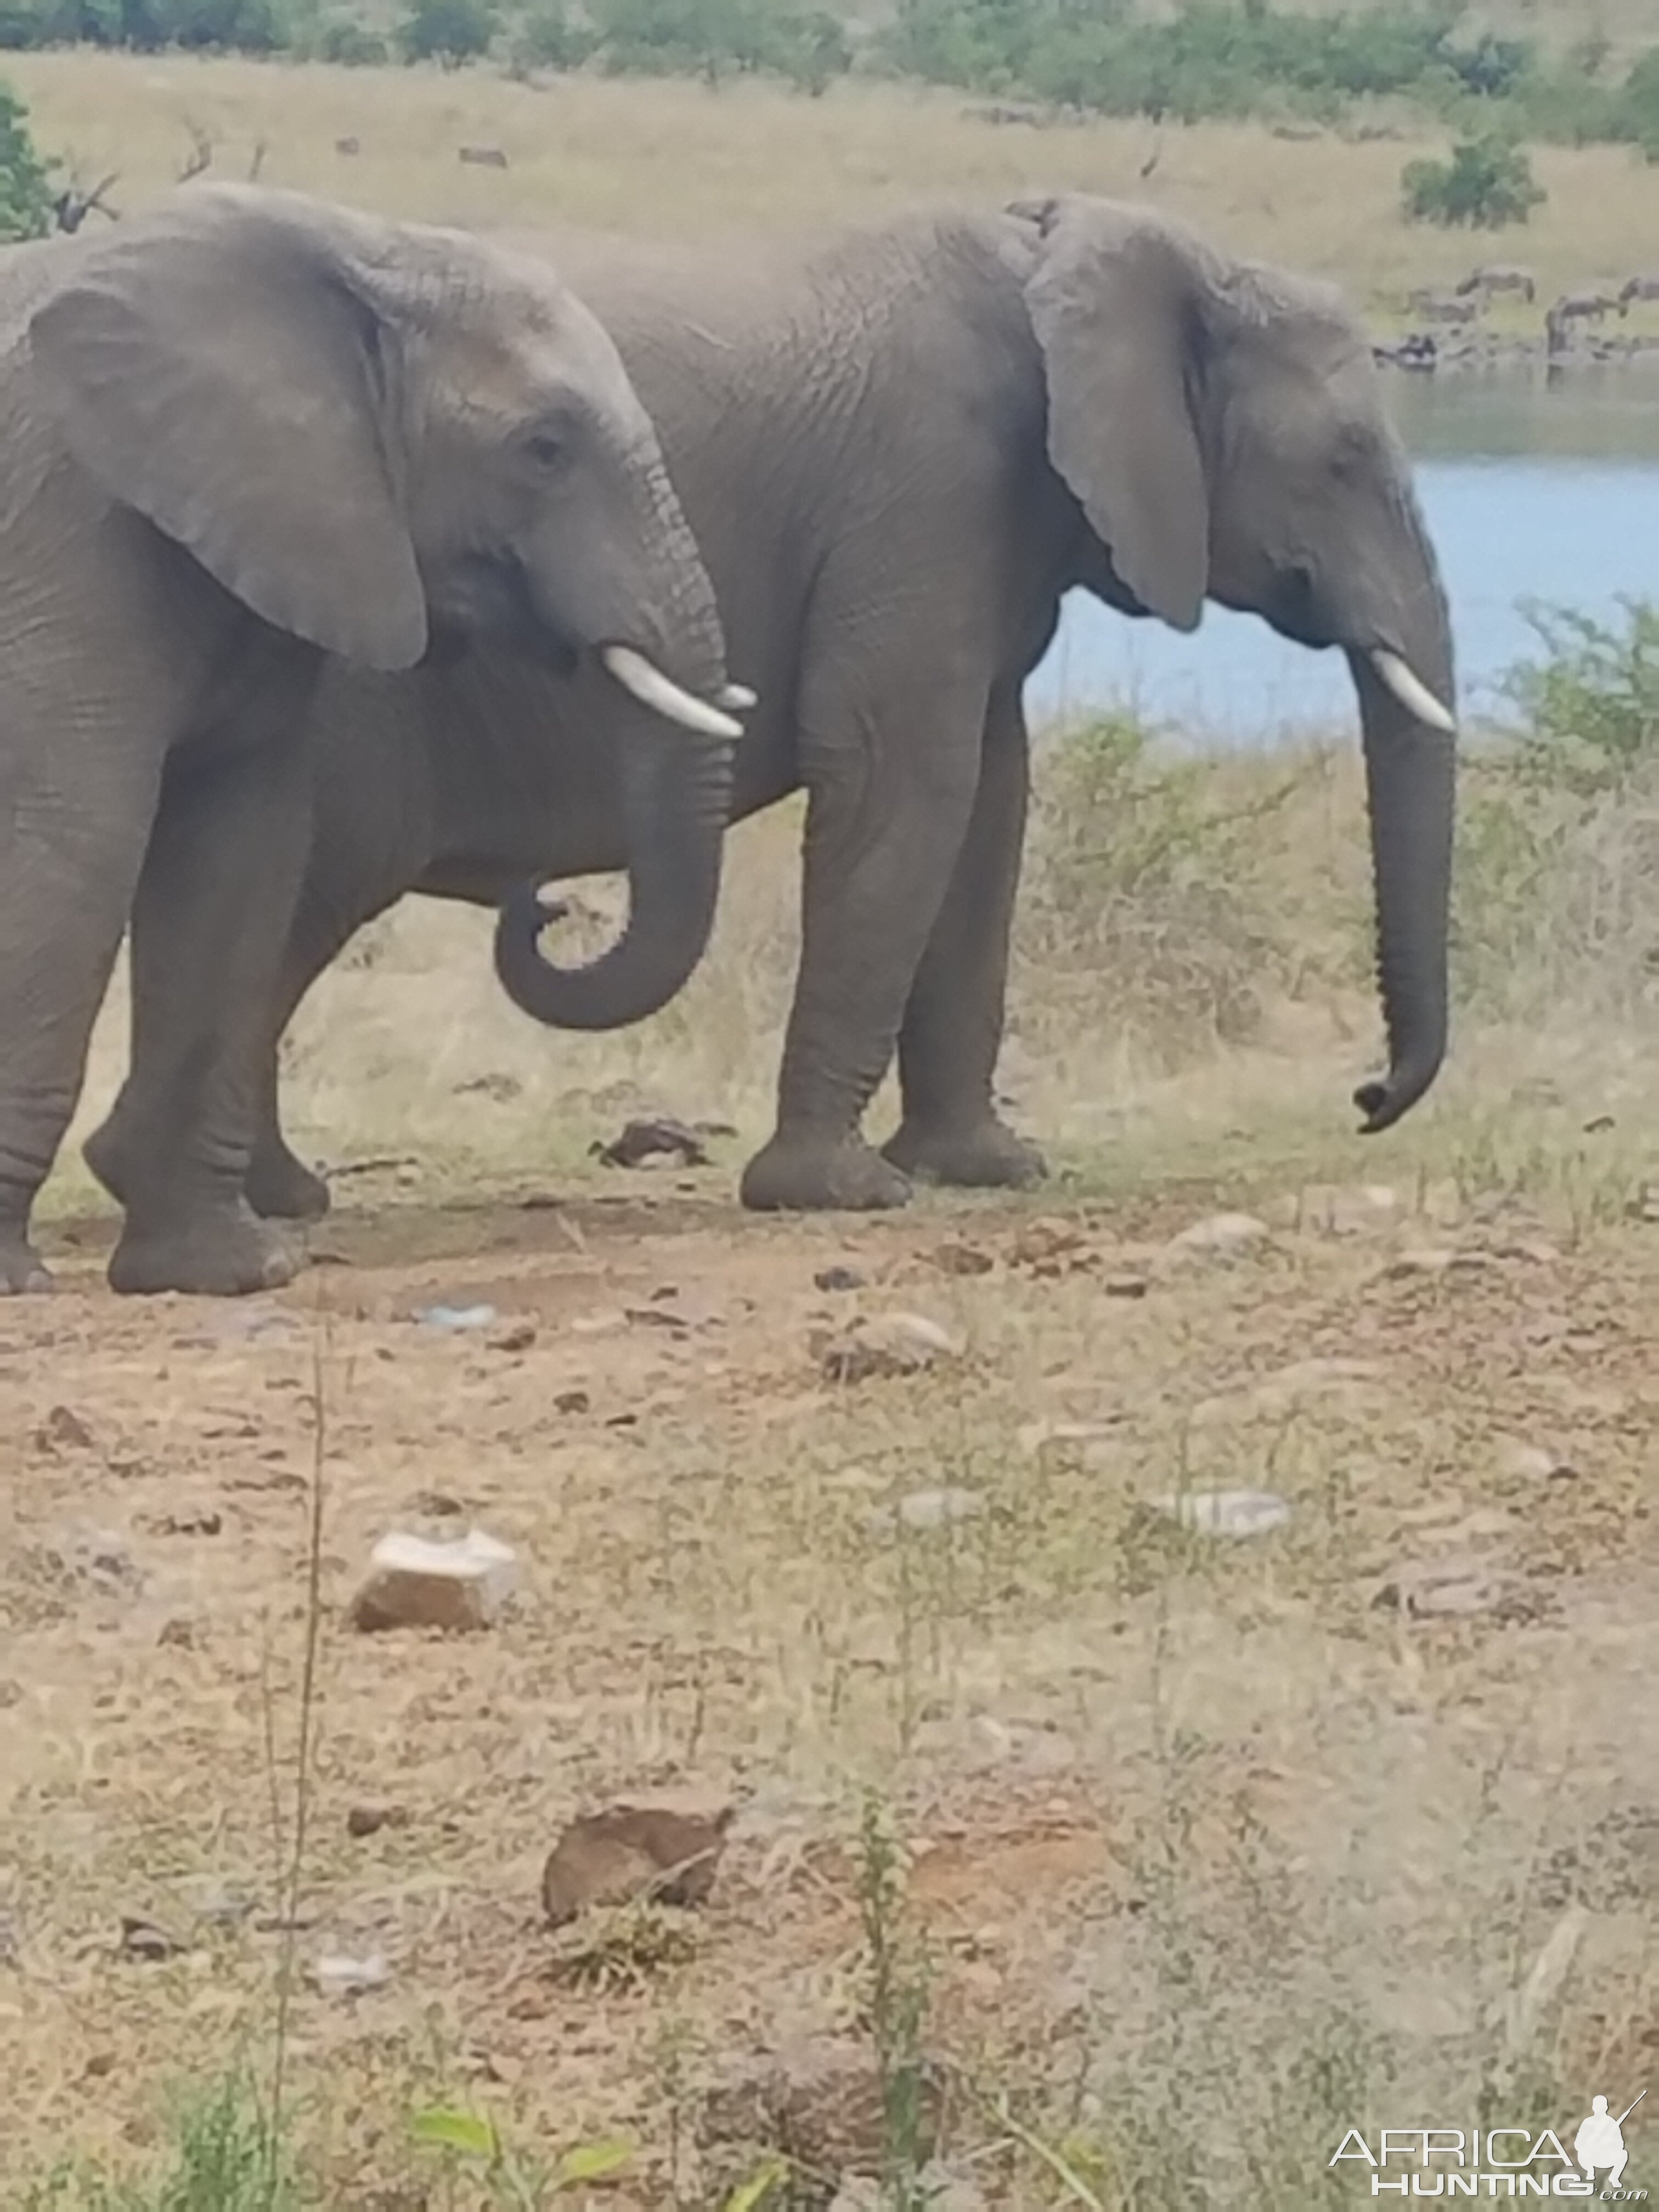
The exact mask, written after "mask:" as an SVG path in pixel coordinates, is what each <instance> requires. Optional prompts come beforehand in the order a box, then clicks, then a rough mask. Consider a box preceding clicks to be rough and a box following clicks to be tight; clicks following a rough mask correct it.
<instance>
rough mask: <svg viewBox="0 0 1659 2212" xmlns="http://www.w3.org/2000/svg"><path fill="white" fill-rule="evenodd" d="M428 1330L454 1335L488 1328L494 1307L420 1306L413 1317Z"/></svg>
mask: <svg viewBox="0 0 1659 2212" xmlns="http://www.w3.org/2000/svg"><path fill="white" fill-rule="evenodd" d="M415 1318H416V1321H419V1322H425V1323H426V1325H427V1327H428V1328H441V1329H448V1330H451V1331H453V1332H456V1333H459V1332H460V1331H461V1330H463V1329H471V1328H489V1324H490V1322H493V1321H494V1320H495V1307H494V1306H422V1308H421V1309H420V1310H419V1311H418V1312H417V1313H416V1316H415Z"/></svg>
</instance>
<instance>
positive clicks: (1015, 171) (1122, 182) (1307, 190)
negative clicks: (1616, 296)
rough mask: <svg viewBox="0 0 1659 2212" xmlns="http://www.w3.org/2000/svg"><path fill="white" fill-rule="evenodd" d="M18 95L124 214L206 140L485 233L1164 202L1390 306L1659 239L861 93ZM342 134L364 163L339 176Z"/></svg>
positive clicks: (1377, 158) (1593, 208) (468, 85)
mask: <svg viewBox="0 0 1659 2212" xmlns="http://www.w3.org/2000/svg"><path fill="white" fill-rule="evenodd" d="M3 73H4V74H5V75H7V76H9V77H10V78H11V79H12V80H13V81H14V82H15V83H16V84H17V86H18V87H19V88H20V90H21V92H22V93H23V94H24V96H25V97H26V98H27V100H28V101H29V103H30V106H31V110H32V112H33V118H34V123H35V126H36V129H37V131H38V134H39V136H40V139H41V141H42V143H44V144H45V145H46V146H47V147H49V148H51V149H54V150H57V151H60V152H65V153H70V154H73V155H75V156H76V158H77V159H78V160H79V161H81V163H82V166H83V167H84V169H85V170H86V171H87V172H88V173H97V174H101V173H103V172H104V171H105V170H106V169H108V168H112V167H118V168H119V169H120V170H121V172H122V182H121V185H120V187H119V189H118V191H117V192H116V193H115V194H114V195H113V197H115V199H116V201H117V203H118V204H121V203H122V202H124V201H125V203H127V204H138V203H139V202H140V201H141V200H142V199H143V197H144V196H145V195H146V194H148V193H150V192H153V191H156V190H158V189H160V188H161V186H163V185H166V184H167V182H168V181H169V180H170V179H171V178H172V177H173V174H174V173H175V171H176V169H177V167H178V166H179V162H180V161H181V160H182V158H183V156H184V155H185V153H186V152H187V151H188V150H189V146H190V137H189V133H188V125H190V124H191V123H193V124H196V125H199V126H200V127H201V128H202V129H203V130H204V131H207V132H208V134H209V135H210V137H211V138H212V139H213V141H214V143H215V145H216V170H217V171H218V172H219V173H224V174H227V175H236V176H240V175H243V174H245V173H246V170H247V167H248V165H249V162H250V161H251V160H252V157H253V154H254V150H255V149H256V148H257V147H258V145H260V144H261V143H263V145H264V149H265V150H264V157H263V167H262V172H261V173H262V174H263V175H264V177H266V178H267V179H269V180H270V181H271V182H272V183H276V184H287V185H297V186H301V187H303V188H305V189H307V190H311V191H325V192H329V191H331V192H337V193H338V194H340V195H341V196H343V197H347V198H350V199H355V200H358V201H361V202H362V203H363V204H366V205H369V206H373V207H378V208H383V209H385V210H388V211H389V212H392V213H394V214H401V215H409V216H422V217H428V218H433V219H440V220H446V221H459V222H466V223H476V224H496V223H500V224H524V223H533V222H536V221H537V220H538V218H542V217H546V216H557V217H558V218H559V219H560V220H561V221H572V222H583V223H592V224H594V225H596V226H599V227H601V228H616V229H617V230H622V231H631V232H639V231H651V232H655V233H659V234H680V235H704V234H721V233H727V232H737V231H741V230H742V229H743V228H745V227H748V226H750V225H754V224H764V225H767V226H769V227H775V228H800V227H811V226H816V225H820V224H823V223H827V222H839V221H842V220H846V221H857V220H861V219H866V218H871V217H878V216H881V215H883V214H885V213H887V212H890V210H894V209H896V208H899V207H902V206H904V205H906V204H911V203H914V202H915V200H916V199H917V198H918V197H934V196H940V197H947V196H951V195H957V194H968V195H972V196H976V197H985V198H987V199H993V200H994V199H999V198H1002V197H1009V196H1012V194H1015V193H1018V192H1021V191H1032V190H1041V189H1043V188H1047V187H1068V186H1069V187H1077V188H1080V189H1084V190H1087V191H1099V192H1105V193H1115V194H1121V195H1124V196H1127V197H1148V198H1151V199H1152V200H1153V201H1155V202H1156V203H1157V204H1159V205H1161V206H1164V207H1167V208H1170V209H1171V210H1174V211H1175V212H1176V213H1178V214H1180V215H1182V216H1187V217H1189V218H1190V219H1192V220H1194V221H1195V222H1200V223H1201V224H1204V225H1205V226H1206V227H1207V228H1211V229H1212V230H1213V231H1214V232H1215V234H1216V235H1217V236H1218V237H1219V238H1221V239H1223V240H1225V241H1226V242H1228V243H1230V244H1231V245H1233V246H1237V248H1239V249H1240V250H1242V251H1246V252H1260V253H1262V254H1266V255H1268V256H1271V257H1276V258H1279V259H1281V260H1284V261H1287V262H1290V263H1293V264H1298V265H1301V266H1304V267H1307V268H1310V269H1313V270H1320V271H1322V272H1324V273H1326V274H1328V275H1329V276H1333V277H1334V278H1336V279H1338V280H1339V281H1340V282H1341V283H1344V284H1345V285H1346V286H1348V287H1350V288H1351V289H1352V291H1353V292H1354V294H1355V295H1357V296H1358V297H1360V298H1362V299H1364V300H1366V301H1371V302H1373V303H1374V304H1376V305H1379V306H1380V305H1383V304H1384V303H1385V302H1386V301H1387V299H1388V298H1389V295H1393V294H1395V293H1396V292H1400V291H1403V290H1404V289H1408V288H1409V287H1411V286H1413V285H1418V284H1425V283H1436V282H1439V281H1441V280H1443V279H1452V278H1455V277H1456V276H1459V275H1461V274H1462V271H1463V270H1465V269H1466V268H1468V266H1469V265H1470V264H1471V263H1472V261H1473V260H1474V259H1475V258H1480V257H1481V256H1483V255H1484V256H1486V257H1488V258H1490V257H1491V256H1492V254H1493V253H1498V254H1501V255H1502V256H1504V257H1505V258H1525V259H1526V260H1527V261H1528V262H1529V263H1531V264H1534V266H1535V267H1536V269H1537V270H1538V273H1539V276H1540V278H1541V283H1542V286H1543V288H1544V289H1545V292H1546V294H1547V295H1553V293H1554V291H1556V290H1558V289H1562V288H1565V287H1579V286H1583V285H1585V284H1587V283H1591V282H1593V281H1595V280H1598V279H1605V278H1608V277H1613V278H1622V277H1623V276H1626V275H1627V274H1629V273H1630V272H1631V271H1632V270H1635V269H1638V268H1645V267H1647V266H1649V265H1650V263H1651V261H1652V258H1653V255H1654V252H1655V242H1656V240H1659V167H1646V166H1644V164H1643V163H1642V162H1641V161H1639V160H1638V159H1637V158H1635V157H1634V156H1633V155H1632V154H1631V153H1630V152H1629V150H1628V149H1622V148H1608V147H1601V148H1592V149H1584V150H1583V151H1572V150H1570V149H1559V148H1544V149H1540V151H1539V152H1538V153H1537V155H1536V156H1535V162H1536V167H1537V171H1538V174H1539V177H1540V179H1541V181H1542V182H1543V183H1544V184H1545V185H1547V188H1548V191H1549V201H1548V204H1547V206H1546V207H1544V208H1543V209H1542V210H1540V212H1539V213H1538V214H1537V215H1536V216H1534V220H1533V222H1532V223H1531V224H1530V225H1529V226H1528V228H1526V229H1525V230H1524V231H1519V232H1511V233H1509V234H1505V235H1504V237H1503V238H1502V239H1500V240H1498V241H1495V242H1494V241H1493V240H1490V239H1474V240H1472V239H1470V238H1469V237H1468V236H1462V237H1460V236H1455V235H1453V236H1447V235H1445V234H1442V233H1439V232H1436V231H1431V230H1425V229H1422V228H1411V227H1409V226H1407V225H1406V224H1405V223H1403V222H1401V218H1400V215H1399V208H1398V201H1399V179H1400V172H1401V167H1402V165H1403V163H1404V162H1405V161H1407V160H1409V159H1410V158H1412V157H1413V155H1417V154H1419V153H1422V152H1425V151H1435V150H1439V145H1440V144H1443V142H1439V143H1437V142H1434V141H1431V140H1428V139H1424V138H1421V137H1416V136H1413V135H1411V134H1410V133H1408V134H1407V136H1405V137H1401V139H1398V140H1395V139H1383V140H1371V141H1366V142H1364V143H1347V142H1345V141H1344V140H1342V139H1340V138H1338V137H1323V138H1320V139H1316V140H1314V141H1311V142H1305V143H1304V142H1301V141H1296V140H1289V139H1283V138H1278V137H1274V136H1273V133H1272V132H1271V131H1269V130H1267V128H1265V127H1264V126H1261V125H1227V124H1204V125H1196V126H1194V127H1193V128H1191V129H1183V128H1181V127H1179V126H1177V125H1162V126H1154V125H1152V124H1151V123H1148V122H1139V121H1137V122H1121V123H1119V122H1101V123H1095V124H1090V125H1080V126H1078V127H1076V128H1060V129H1054V130H1049V131H1030V130H1025V129H1020V128H997V127H994V126H992V125H987V124H986V123H984V122H981V121H979V120H976V119H975V118H971V117H969V116H967V115H964V113H963V105H964V102H963V100H962V99H961V98H960V97H958V96H957V95H954V94H950V93H943V92H928V91H924V90H921V89H914V90H912V89H903V88H889V87H881V86H865V85H840V86H837V87H836V88H834V89H833V90H832V91H831V93H830V94H829V96H828V97H826V98H825V99H823V100H805V99H800V98H797V97H793V96H792V95H790V94H786V93H784V92H781V91H779V90H777V89H775V88H771V87H769V86H764V85H740V86H736V87H732V88H724V89H722V90H720V91H719V92H718V93H710V92H708V91H707V90H705V89H704V88H702V87H700V86H697V85H695V84H690V83H678V82H674V83H641V82H627V83H623V82H603V81H594V80H590V79H586V78H562V79H556V80H553V81H552V82H550V83H549V84H548V86H547V87H546V88H536V87H533V86H531V85H527V84H519V83H513V82H508V81H507V80H506V79H504V78H503V77H501V76H497V75H495V74H493V73H491V72H490V71H488V70H464V71H459V72H453V73H447V72H443V71H440V70H425V69H421V70H404V69H390V70H343V69H332V68H327V67H323V66H319V65H315V64H305V65H295V64H287V63H282V62H268V63H266V62H253V61H244V60H216V59H210V60H200V59H197V60H192V59H188V58H181V57H177V56H167V57H154V56H127V55H119V54H106V53H98V52H76V53H44V54H16V55H9V56H7V57H5V59H4V63H3ZM344 138H355V139H356V140H357V142H358V143H359V146H360V148H361V151H360V152H359V153H358V154H356V155H341V154H338V153H337V151H336V150H335V149H336V143H337V141H338V140H341V139H344ZM466 144H472V145H477V144H493V145H497V146H500V147H501V149H503V150H504V151H505V152H506V153H507V156H508V159H509V161H510V162H511V165H512V166H511V167H509V168H508V169H507V170H506V171H501V170H495V169H487V168H482V167H463V166H462V165H461V164H460V163H459V161H458V160H457V152H456V149H458V148H459V147H460V146H462V145H466ZM1154 149H1157V150H1158V163H1157V167H1156V168H1155V169H1154V171H1153V173H1152V176H1151V177H1150V178H1149V179H1146V180H1143V179H1141V178H1140V176H1139V171H1140V169H1141V167H1142V166H1143V165H1144V164H1145V162H1146V161H1147V160H1148V158H1149V156H1150V155H1152V152H1153V151H1154Z"/></svg>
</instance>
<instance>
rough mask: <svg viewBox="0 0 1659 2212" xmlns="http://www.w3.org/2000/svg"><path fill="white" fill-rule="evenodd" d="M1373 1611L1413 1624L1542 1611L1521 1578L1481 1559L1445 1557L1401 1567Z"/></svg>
mask: <svg viewBox="0 0 1659 2212" xmlns="http://www.w3.org/2000/svg"><path fill="white" fill-rule="evenodd" d="M1371 1604H1372V1606H1373V1607H1376V1608H1378V1609H1381V1610H1383V1611H1389V1612H1395V1613H1403V1614H1405V1615H1406V1616H1407V1618H1408V1619H1411V1620H1457V1619H1462V1618H1466V1617H1468V1616H1470V1615H1474V1614H1480V1613H1487V1614H1491V1615H1492V1616H1493V1617H1494V1618H1495V1619H1497V1620H1530V1619H1532V1618H1534V1616H1535V1615H1536V1614H1537V1613H1538V1612H1539V1611H1540V1610H1541V1604H1540V1601H1539V1600H1538V1599H1537V1597H1536V1596H1535V1595H1534V1593H1533V1592H1531V1591H1529V1590H1528V1589H1526V1587H1525V1585H1524V1584H1522V1583H1520V1582H1519V1581H1518V1580H1517V1578H1516V1577H1515V1576H1513V1575H1510V1574H1505V1573H1503V1572H1502V1571H1499V1570H1498V1569H1495V1568H1492V1567H1491V1566H1489V1565H1487V1564H1486V1562H1485V1561H1484V1560H1482V1559H1467V1558H1458V1559H1437V1560H1434V1561H1431V1562H1429V1563H1428V1564H1426V1565H1417V1566H1410V1567H1404V1568H1401V1570H1400V1571H1398V1572H1397V1573H1395V1574H1394V1575H1392V1576H1390V1577H1389V1579H1388V1581H1386V1582H1385V1583H1383V1585H1382V1587H1381V1588H1380V1589H1378V1590H1377V1592H1376V1595H1375V1596H1374V1597H1373V1598H1372V1600H1371Z"/></svg>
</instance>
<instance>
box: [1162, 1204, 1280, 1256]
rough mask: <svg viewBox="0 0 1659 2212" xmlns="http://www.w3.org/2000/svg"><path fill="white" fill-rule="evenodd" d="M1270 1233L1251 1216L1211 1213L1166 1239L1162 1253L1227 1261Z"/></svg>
mask: <svg viewBox="0 0 1659 2212" xmlns="http://www.w3.org/2000/svg"><path fill="white" fill-rule="evenodd" d="M1272 1234H1273V1231H1272V1230H1270V1229H1269V1228H1268V1226H1267V1223H1266V1222H1265V1221H1262V1220H1260V1219H1259V1218H1257V1216H1256V1215H1255V1214H1254V1213H1212V1214H1208V1215H1206V1218H1204V1219H1203V1220H1202V1221H1194V1223H1192V1225H1190V1226H1189V1227H1188V1228H1186V1229H1183V1230H1182V1231H1180V1233H1179V1234H1178V1235H1177V1236H1174V1237H1170V1241H1169V1243H1167V1244H1166V1245H1165V1246H1164V1253H1165V1255H1167V1256H1168V1257H1169V1258H1170V1259H1184V1258H1186V1257H1188V1255H1193V1256H1203V1255H1207V1256H1209V1257H1210V1258H1212V1259H1220V1260H1231V1259H1234V1258H1237V1255H1239V1254H1240V1253H1242V1252H1247V1251H1249V1249H1250V1247H1251V1246H1252V1245H1255V1244H1260V1243H1261V1242H1262V1241H1263V1239H1264V1238H1266V1237H1271V1236H1272Z"/></svg>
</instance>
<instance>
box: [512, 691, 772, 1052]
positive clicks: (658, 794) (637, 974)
mask: <svg viewBox="0 0 1659 2212" xmlns="http://www.w3.org/2000/svg"><path fill="white" fill-rule="evenodd" d="M621 753H622V763H621V764H622V776H623V823H624V828H625V834H626V838H627V848H628V854H629V871H628V880H629V913H628V922H627V926H626V927H625V928H624V929H623V933H622V935H621V936H620V937H619V938H618V939H617V941H616V943H615V944H614V945H611V946H610V947H609V948H608V950H607V951H604V952H602V953H601V954H600V955H599V958H598V959H597V960H592V961H590V962H589V963H587V964H586V966H585V967H581V968H559V967H556V966H555V965H554V963H552V962H551V961H550V960H548V959H547V958H546V957H545V956H544V954H543V952H542V951H541V949H540V945H539V942H538V939H539V936H540V933H541V931H542V929H543V927H544V926H545V925H546V923H547V922H548V921H550V920H552V919H553V918H554V915H555V914H556V908H555V909H552V910H550V909H549V908H546V907H544V906H543V905H542V903H541V902H540V900H539V899H538V896H537V885H536V884H533V883H529V884H520V886H519V887H518V888H517V889H516V890H512V891H509V892H508V894H507V896H506V898H504V899H503V900H502V902H501V911H500V914H499V915H498V917H497V920H496V924H495V972H496V974H497V975H499V976H500V978H501V983H502V986H503V987H504V988H505V990H506V992H507V996H508V998H510V999H511V1000H512V1001H513V1005H514V1006H519V1007H520V1008H522V1010H523V1011H524V1012H526V1014H529V1015H531V1016H532V1017H533V1018H534V1019H536V1020H537V1021H538V1022H544V1023H546V1024H548V1026H549V1027H550V1028H553V1029H565V1030H614V1029H621V1028H623V1026H624V1025H625V1024H627V1023H629V1022H638V1021H643V1020H644V1018H645V1017H646V1016H647V1014H653V1013H655V1012H657V1010H658V1008H659V1006H665V1005H666V1004H667V1002H668V1000H670V999H671V998H672V997H673V995H674V994H675V993H676V992H677V991H678V989H679V988H680V987H681V986H682V985H683V984H684V982H685V981H686V980H687V978H688V977H689V976H690V974H691V971H692V969H694V968H695V967H696V964H697V963H698V961H699V960H700V959H701V958H702V955H703V951H704V949H705V948H706V946H707V945H708V933H709V931H710V930H711V929H712V928H713V927H714V907H715V902H716V901H717V899H718V897H719V895H720V858H721V851H722V847H723V843H724V839H725V833H726V823H727V820H728V818H729V817H730V813H731V803H732V770H733V765H734V762H735V757H736V748H735V747H734V746H733V745H732V744H729V743H727V742H725V741H723V740H720V739H714V738H691V737H688V736H687V735H686V734H685V732H684V731H683V730H678V729H676V728H673V727H671V726H669V725H667V724H665V723H664V722H661V721H660V720H654V719H653V720H649V721H647V720H646V719H645V718H644V717H643V716H635V717H631V718H630V726H629V728H628V730H627V731H626V732H624V733H623V738H622V740H621Z"/></svg>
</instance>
